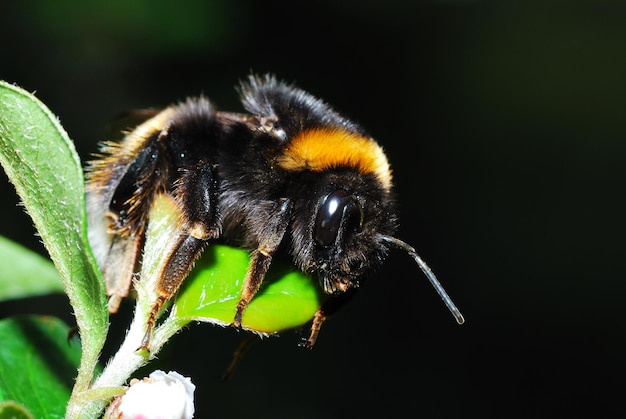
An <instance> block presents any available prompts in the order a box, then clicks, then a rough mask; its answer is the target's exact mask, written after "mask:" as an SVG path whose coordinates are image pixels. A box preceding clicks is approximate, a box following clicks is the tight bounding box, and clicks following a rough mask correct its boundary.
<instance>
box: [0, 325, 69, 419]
mask: <svg viewBox="0 0 626 419" xmlns="http://www.w3.org/2000/svg"><path fill="white" fill-rule="evenodd" d="M69 333H70V328H69V327H68V326H67V325H65V324H64V323H63V322H62V321H61V320H59V319H56V318H53V317H42V316H19V317H13V318H8V319H4V320H2V321H0V342H2V345H0V402H1V404H0V411H2V410H5V409H8V408H9V407H13V408H20V405H21V406H23V407H25V408H26V409H28V410H27V411H28V412H30V414H31V415H32V417H35V418H63V417H64V416H65V406H66V404H67V401H68V399H69V397H70V393H71V390H72V386H73V385H74V377H75V375H76V369H77V368H78V363H79V361H80V355H81V349H80V344H79V342H78V340H77V339H72V340H71V341H69V340H68V336H69ZM9 402H14V403H13V404H12V403H9ZM21 410H22V412H24V409H21ZM0 417H2V416H0ZM24 417H27V416H24Z"/></svg>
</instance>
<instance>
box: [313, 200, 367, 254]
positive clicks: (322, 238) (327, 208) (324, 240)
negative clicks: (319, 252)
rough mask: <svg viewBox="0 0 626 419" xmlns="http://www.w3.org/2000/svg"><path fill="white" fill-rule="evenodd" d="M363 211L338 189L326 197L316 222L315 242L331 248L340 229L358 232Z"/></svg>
mask: <svg viewBox="0 0 626 419" xmlns="http://www.w3.org/2000/svg"><path fill="white" fill-rule="evenodd" d="M361 218H362V216H361V209H360V207H359V205H358V204H357V203H356V201H355V200H354V199H353V198H352V197H351V196H350V195H348V193H347V192H346V191H344V190H341V189H338V190H336V191H334V192H331V193H330V194H328V195H327V196H326V198H325V199H324V202H323V203H322V206H321V207H320V210H319V212H318V213H317V220H316V222H315V241H316V242H317V243H318V244H320V245H322V246H331V245H333V244H335V242H336V241H337V237H338V235H339V231H340V229H341V228H342V226H343V228H344V231H346V229H354V230H356V229H357V228H358V227H360V225H361Z"/></svg>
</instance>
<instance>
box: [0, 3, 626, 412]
mask: <svg viewBox="0 0 626 419" xmlns="http://www.w3.org/2000/svg"><path fill="white" fill-rule="evenodd" d="M0 15H2V16H3V19H2V25H0V39H2V40H3V42H2V49H1V50H0V79H3V80H6V81H9V82H14V83H16V84H18V85H20V86H22V87H24V88H25V89H27V90H29V91H33V92H36V94H37V96H38V97H39V98H40V99H41V100H42V101H43V102H44V103H46V104H47V105H48V106H49V107H50V109H51V110H52V111H53V112H54V113H56V114H57V115H58V116H59V118H60V120H61V122H62V124H63V125H64V127H65V128H66V130H67V131H68V133H69V135H70V137H71V138H72V139H73V140H74V141H75V142H76V146H77V149H78V152H79V154H80V156H81V157H82V158H83V159H84V160H86V159H88V158H89V155H90V153H93V152H95V151H96V143H97V141H99V140H102V139H104V136H105V128H106V125H107V123H108V122H109V121H111V119H112V118H113V117H114V116H115V115H116V114H118V113H119V112H120V111H124V110H128V109H136V108H145V107H153V106H166V105H168V104H170V103H172V102H176V101H178V100H180V99H183V98H184V97H185V96H188V95H195V94H199V93H205V94H206V95H208V96H210V97H211V98H212V99H213V100H214V101H215V102H216V103H218V104H219V105H220V106H221V108H222V109H225V110H232V111H239V110H241V107H240V105H239V103H238V99H237V96H236V94H235V91H234V89H233V87H234V86H235V85H236V84H237V83H238V81H239V80H240V79H241V78H244V77H246V76H247V74H249V73H250V71H255V72H260V73H263V72H266V71H269V72H273V73H275V74H277V75H278V76H279V77H280V78H283V79H285V80H289V81H293V82H296V83H297V84H298V85H299V86H300V87H302V88H304V89H306V90H309V91H310V92H311V93H313V94H315V95H317V96H319V97H321V98H323V99H325V100H326V101H328V102H329V103H331V104H333V105H334V107H335V108H336V109H337V110H339V111H341V112H343V113H344V114H345V115H347V116H349V117H351V118H353V119H354V120H356V121H358V122H360V123H361V124H362V125H364V126H365V127H366V128H367V129H368V130H369V131H370V133H371V134H372V135H373V136H374V137H375V138H377V139H378V140H379V142H380V143H381V144H383V146H384V147H385V150H386V151H387V154H388V157H389V159H390V160H391V163H392V165H393V169H394V175H395V182H396V190H397V193H398V195H399V202H400V216H401V229H400V232H399V236H400V237H401V238H402V239H404V240H406V241H407V242H409V243H411V244H412V245H413V246H415V247H416V249H417V250H418V252H419V253H420V255H421V256H422V257H423V258H424V259H425V260H426V261H428V263H429V264H430V265H431V267H432V268H433V269H434V271H435V272H436V273H437V275H438V276H439V278H440V280H441V281H442V283H443V284H444V286H445V287H446V289H447V291H448V292H449V293H450V295H451V296H452V298H453V299H454V300H455V302H456V303H457V304H458V306H459V307H460V309H461V310H462V312H463V313H464V314H465V317H466V319H467V323H466V324H465V325H464V326H458V325H457V324H456V323H455V322H454V320H453V318H452V316H451V315H450V314H449V313H448V311H447V310H446V308H445V306H444V305H443V304H442V302H441V301H440V299H439V298H438V297H437V295H436V293H435V292H434V291H433V289H432V288H431V286H430V285H429V284H428V282H427V280H426V279H425V278H424V276H423V275H422V274H421V272H420V271H419V270H418V269H417V267H416V266H415V264H414V263H413V262H412V260H411V259H410V258H409V257H407V256H406V255H404V254H402V253H400V252H398V253H394V254H393V255H392V256H391V257H390V258H389V260H388V262H387V263H386V265H385V267H384V269H383V270H382V271H381V272H380V273H379V275H377V277H376V278H375V279H374V280H372V281H371V282H369V283H367V284H366V285H365V286H364V287H363V289H362V292H361V294H360V295H359V297H358V298H356V299H355V300H354V301H353V302H352V303H351V304H350V305H349V306H348V307H346V308H345V310H343V311H342V312H340V313H339V314H338V315H337V316H336V317H335V318H333V319H332V320H330V321H329V322H327V324H326V325H325V326H324V328H323V329H322V332H321V334H320V338H319V341H318V343H317V345H316V346H315V348H314V349H313V350H312V351H307V350H304V349H302V348H299V347H298V346H297V343H298V342H299V340H300V334H299V333H298V332H288V333H284V334H282V336H281V337H279V338H270V339H265V340H263V341H261V342H260V343H258V344H256V345H254V346H253V347H252V349H251V350H250V352H249V353H248V355H247V356H246V357H245V358H244V359H243V361H242V363H241V365H240V366H239V368H238V369H237V371H236V372H235V374H234V376H233V377H232V380H231V381H229V382H227V383H222V382H220V381H219V380H218V379H217V377H218V376H219V374H220V373H221V372H222V370H223V369H224V368H225V367H226V365H227V364H228V362H229V361H230V355H231V353H232V351H233V350H234V349H235V348H236V346H237V344H238V342H239V341H240V340H241V339H242V338H243V337H244V336H245V335H244V334H243V333H236V332H235V331H233V330H230V329H222V328H219V327H213V326H210V325H194V326H192V327H190V328H189V329H187V330H185V331H184V332H182V333H181V334H179V335H177V336H176V337H175V339H174V340H173V341H172V342H171V343H170V344H169V345H168V346H167V348H166V349H165V350H164V352H163V353H162V354H160V360H159V363H158V364H153V365H152V366H159V367H160V368H162V369H165V370H170V369H175V370H177V371H179V372H181V373H183V374H186V375H190V376H192V378H193V381H194V383H195V384H196V386H197V389H196V409H197V415H196V417H200V418H202V417H208V416H209V415H212V416H214V417H215V416H217V417H233V418H244V417H246V418H247V417H258V418H261V417H272V418H321V417H324V418H343V417H358V416H362V415H368V414H369V415H384V416H385V417H397V416H401V415H402V416H412V417H426V418H452V417H455V418H456V417H468V418H469V417H481V418H505V417H506V418H521V417H532V418H538V417H568V418H571V417H587V416H588V415H589V414H593V415H594V417H606V416H608V415H612V416H621V415H623V414H624V413H625V411H626V409H625V408H624V405H623V402H622V400H623V397H624V390H625V385H624V380H623V374H624V373H625V372H626V369H625V363H624V352H625V349H626V347H625V346H626V345H625V339H624V333H625V327H624V318H625V314H626V310H625V309H624V304H625V300H626V298H625V297H626V284H625V282H624V280H625V279H626V278H625V275H626V263H625V262H624V260H625V258H624V255H623V251H624V245H623V241H624V235H625V233H626V231H625V228H624V223H623V221H622V220H623V217H624V212H625V210H626V205H625V200H624V169H625V166H626V165H625V163H626V141H625V138H626V118H625V117H624V111H625V110H626V100H625V99H624V98H625V97H626V47H625V45H626V3H624V2H620V1H609V0H596V1H593V0H589V1H580V0H568V1H549V2H548V1H543V0H530V1H480V0H475V1H471V0H456V1H455V0H447V1H444V0H439V1H436V0H431V1H415V2H405V1H401V0H387V1H384V2H382V1H341V2H333V1H318V2H307V3H305V2H279V1H263V2H260V1H243V0H237V1H218V0H213V1H206V0H196V1H185V2H170V1H148V0H144V1H134V2H127V1H120V0H116V1H109V2H106V3H105V2H100V3H92V2H89V3H87V2H82V1H78V0H74V1H64V2H36V1H22V2H4V4H3V5H2V6H0ZM1 188H2V189H1V192H2V196H3V200H4V203H3V205H2V207H1V208H0V210H1V211H2V220H3V222H2V228H1V230H0V234H3V235H6V236H8V237H10V238H11V239H13V240H16V241H18V242H20V243H23V244H26V245H28V246H30V247H32V248H34V249H36V250H38V251H41V252H44V250H43V249H42V247H41V245H40V244H39V239H38V238H37V237H36V236H35V234H34V233H35V232H34V230H33V228H32V226H31V223H30V220H29V218H28V217H27V216H26V215H25V214H24V213H23V211H22V210H21V209H20V208H19V207H18V206H17V198H16V196H15V193H14V191H13V189H12V187H11V186H10V185H9V184H8V182H7V181H6V179H5V180H4V181H3V182H2V184H1ZM17 312H45V313H52V314H56V315H59V316H61V317H64V318H66V319H67V321H68V322H70V323H71V322H72V321H73V319H72V317H71V309H70V308H69V306H68V305H67V302H66V300H65V298H64V297H60V296H59V297H55V298H52V299H50V298H46V299H34V300H27V301H18V302H12V303H5V304H2V305H0V315H1V316H7V315H10V314H12V313H17ZM129 313H130V310H129V311H128V314H129ZM123 316H124V313H122V314H121V315H119V316H117V317H114V318H112V322H113V331H112V333H113V335H114V336H112V338H114V337H115V333H121V332H120V331H122V332H123V329H124V328H125V327H126V326H125V323H124V320H123ZM116 330H117V332H116ZM113 349H114V348H112V349H111V348H110V349H109V350H113Z"/></svg>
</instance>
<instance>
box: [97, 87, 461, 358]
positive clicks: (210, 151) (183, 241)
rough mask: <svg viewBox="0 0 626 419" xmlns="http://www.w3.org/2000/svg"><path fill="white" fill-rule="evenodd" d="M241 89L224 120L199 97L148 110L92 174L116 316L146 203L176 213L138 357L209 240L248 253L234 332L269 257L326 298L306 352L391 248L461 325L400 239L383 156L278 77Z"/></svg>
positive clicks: (107, 148) (350, 125)
mask: <svg viewBox="0 0 626 419" xmlns="http://www.w3.org/2000/svg"><path fill="white" fill-rule="evenodd" d="M238 91H239V94H240V98H241V102H242V104H243V107H244V108H245V110H246V111H247V112H248V113H231V112H224V111H221V110H218V109H217V108H216V107H215V105H214V104H213V103H212V102H211V101H209V100H208V99H207V98H206V97H203V96H200V97H196V98H190V99H187V100H186V101H184V102H181V103H179V104H176V105H173V106H170V107H168V108H166V109H165V110H163V111H160V112H155V113H154V115H152V116H151V117H150V118H149V119H147V120H146V121H145V122H143V123H141V124H140V125H138V126H136V127H135V128H134V129H132V130H131V131H129V132H128V133H127V134H126V136H125V137H124V139H123V140H122V141H121V142H119V143H115V142H106V143H103V144H102V147H101V154H100V155H99V157H98V158H97V160H95V161H92V162H90V163H89V165H88V167H87V191H86V192H87V203H88V208H87V211H88V214H89V236H90V241H91V243H92V246H93V249H94V254H95V256H96V259H97V261H98V264H99V266H100V267H101V269H102V271H103V275H104V278H105V281H106V288H107V295H108V296H109V311H110V312H112V313H113V312H116V311H117V309H118V306H119V304H120V301H121V299H122V298H124V297H126V296H127V295H128V293H129V289H130V288H131V282H132V278H133V274H134V272H135V270H136V266H137V264H138V257H139V254H140V252H141V248H142V243H143V239H144V234H145V231H146V226H147V224H148V223H149V219H148V214H149V210H150V206H151V203H152V201H153V200H154V198H155V197H156V196H158V195H160V194H168V195H169V196H170V197H171V198H172V199H173V200H174V202H175V203H176V206H177V208H178V209H179V214H180V215H179V217H178V221H177V231H178V234H177V235H176V237H174V238H173V239H172V244H171V245H170V246H169V248H168V249H164V251H166V252H167V261H168V262H167V263H166V265H165V267H164V268H163V269H162V271H161V272H160V273H159V284H158V292H159V299H158V301H157V303H156V304H155V307H153V310H152V312H151V317H150V319H149V320H148V324H147V330H148V331H147V333H146V337H145V338H144V342H143V347H145V348H146V349H147V346H148V342H149V338H150V332H151V330H152V328H153V327H154V323H155V321H156V316H157V314H158V312H159V310H160V309H161V308H162V306H163V304H165V302H167V301H168V300H169V299H170V298H172V297H173V296H174V295H175V293H176V292H177V290H178V289H179V287H180V285H181V283H182V282H183V281H184V279H185V277H186V276H187V275H188V274H189V271H190V270H191V268H192V266H193V264H194V262H195V260H196V259H197V258H198V257H199V255H200V254H201V253H202V251H203V249H205V247H206V246H207V245H210V243H211V242H213V241H216V240H220V241H223V242H226V243H229V244H232V245H235V246H240V247H243V248H246V249H249V251H250V252H251V259H250V265H249V268H248V271H247V274H246V276H245V279H244V284H243V287H242V291H241V296H240V299H239V302H238V304H237V309H236V314H235V316H234V318H233V321H232V326H234V327H240V326H241V320H242V316H243V313H244V311H245V310H246V307H247V306H248V304H249V303H250V301H251V300H252V298H253V297H254V295H255V293H256V292H257V290H258V289H259V287H260V285H261V283H262V282H263V278H264V276H265V274H266V272H267V270H268V268H269V266H270V264H271V263H272V259H273V258H274V257H276V256H277V255H278V254H279V253H284V254H287V255H289V256H290V257H291V259H292V260H293V263H294V264H295V265H296V266H297V267H298V268H299V269H300V270H301V271H303V272H304V273H306V274H308V275H310V276H311V277H313V278H317V279H318V280H319V284H320V286H321V288H322V289H323V291H324V293H325V294H327V295H328V298H327V299H325V301H324V302H323V303H322V305H321V306H320V307H319V308H318V310H317V312H316V314H315V316H314V318H313V321H312V326H311V331H310V335H309V337H308V339H307V340H306V341H305V342H304V346H306V347H309V348H311V347H313V345H314V344H315V341H316V339H317V336H318V332H319V330H320V328H321V326H322V324H323V322H324V321H325V320H326V319H327V317H328V316H330V315H332V314H333V313H334V312H335V311H336V310H338V309H339V308H340V307H341V306H342V305H343V304H344V303H345V302H346V301H347V300H349V299H350V298H351V297H352V296H353V295H354V294H355V293H356V291H357V290H358V288H359V287H360V286H361V284H362V283H363V281H364V280H365V279H366V277H368V276H370V275H371V274H372V273H374V272H375V271H376V270H377V269H378V268H379V267H380V265H381V264H382V263H383V261H384V260H385V258H386V257H387V255H388V253H389V251H390V249H391V248H399V249H402V250H404V251H406V252H407V253H408V254H409V255H410V256H411V257H412V258H413V259H414V260H415V261H416V263H417V264H418V265H419V267H420V268H421V270H422V271H423V272H424V274H425V275H426V276H427V277H428V279H429V280H430V281H431V283H432V284H433V285H434V287H435V288H436V290H437V292H438V293H439V295H440V296H441V298H442V299H443V300H444V302H445V304H446V305H447V306H448V308H449V309H450V310H451V312H452V313H453V315H454V316H455V318H456V320H457V322H458V323H459V324H462V323H463V321H464V319H463V316H462V315H461V313H460V312H459V310H458V309H457V308H456V307H455V305H454V304H453V303H452V301H451V300H450V298H449V297H448V295H447V294H446V292H445V291H444V290H443V288H442V287H441V285H440V284H439V282H438V281H437V279H436V277H435V275H434V274H433V273H432V271H431V270H430V269H429V268H428V266H427V265H426V264H425V263H424V262H423V261H422V259H421V258H420V257H419V256H418V255H417V253H416V252H415V250H414V249H413V248H412V247H410V246H409V245H408V244H406V243H405V242H403V241H401V240H400V239H397V238H395V237H394V234H395V232H396V230H397V224H398V221H397V216H396V209H395V201H394V196H393V192H392V174H391V170H390V166H389V162H388V160H387V157H386V155H385V153H384V152H383V149H382V148H381V146H380V145H379V144H378V143H377V142H376V141H375V140H374V139H373V138H371V137H370V136H369V135H368V134H367V133H366V132H365V130H364V129H363V128H361V126H359V125H357V124H356V123H354V122H352V121H350V120H348V119H346V118H344V117H343V116H341V115H340V114H339V113H337V112H336V111H335V110H333V109H332V108H331V107H330V106H329V105H328V104H327V103H325V102H324V101H322V100H320V99H317V98H315V97H313V96H312V95H311V94H309V93H307V92H305V91H303V90H300V89H299V88H297V87H295V86H293V85H290V84H287V83H285V82H283V81H280V80H278V79H276V78H275V77H274V76H273V75H265V76H255V75H251V76H249V78H248V79H247V80H246V81H244V82H242V83H241V84H240V86H239V89H238Z"/></svg>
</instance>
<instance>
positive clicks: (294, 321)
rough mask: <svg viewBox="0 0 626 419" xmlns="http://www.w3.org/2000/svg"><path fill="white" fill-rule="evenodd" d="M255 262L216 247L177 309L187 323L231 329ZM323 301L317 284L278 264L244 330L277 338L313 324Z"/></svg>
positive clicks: (181, 295)
mask: <svg viewBox="0 0 626 419" xmlns="http://www.w3.org/2000/svg"><path fill="white" fill-rule="evenodd" d="M249 261H250V258H249V254H248V252H246V251H244V250H241V249H237V248H233V247H229V246H224V245H210V246H209V247H208V248H207V250H206V251H205V253H204V255H203V256H202V258H201V259H200V261H199V262H198V266H196V268H195V269H194V271H193V272H192V275H191V276H190V278H188V279H187V281H186V283H185V285H184V286H183V289H182V290H181V291H180V293H179V295H178V297H177V298H176V301H175V303H174V306H173V309H172V315H173V316H174V317H175V318H177V319H180V320H181V321H187V322H189V321H194V320H195V321H203V322H210V323H216V324H221V325H227V324H230V323H231V322H232V321H233V319H234V317H235V312H236V306H237V302H238V301H239V297H240V295H241V288H242V286H243V279H244V277H245V275H246V271H247V269H248V263H249ZM321 299H322V296H321V293H320V291H319V290H318V287H317V286H316V284H315V282H314V281H313V280H311V279H310V278H309V277H307V276H306V275H304V274H303V273H301V272H300V271H298V270H296V269H295V267H294V266H292V265H287V264H281V263H280V262H274V264H272V266H271V268H270V270H269V272H268V273H267V275H266V277H265V279H264V281H263V284H262V286H261V289H260V290H259V292H258V293H257V295H256V296H255V297H254V299H253V300H252V301H251V302H250V305H249V306H248V308H247V309H246V311H245V312H244V315H243V320H242V327H243V328H245V329H248V330H252V331H256V332H260V333H275V332H279V331H282V330H286V329H291V328H295V327H299V326H302V325H304V324H306V323H307V322H309V321H310V320H311V319H312V318H313V316H314V314H315V311H316V310H317V308H318V307H319V305H320V302H321Z"/></svg>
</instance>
